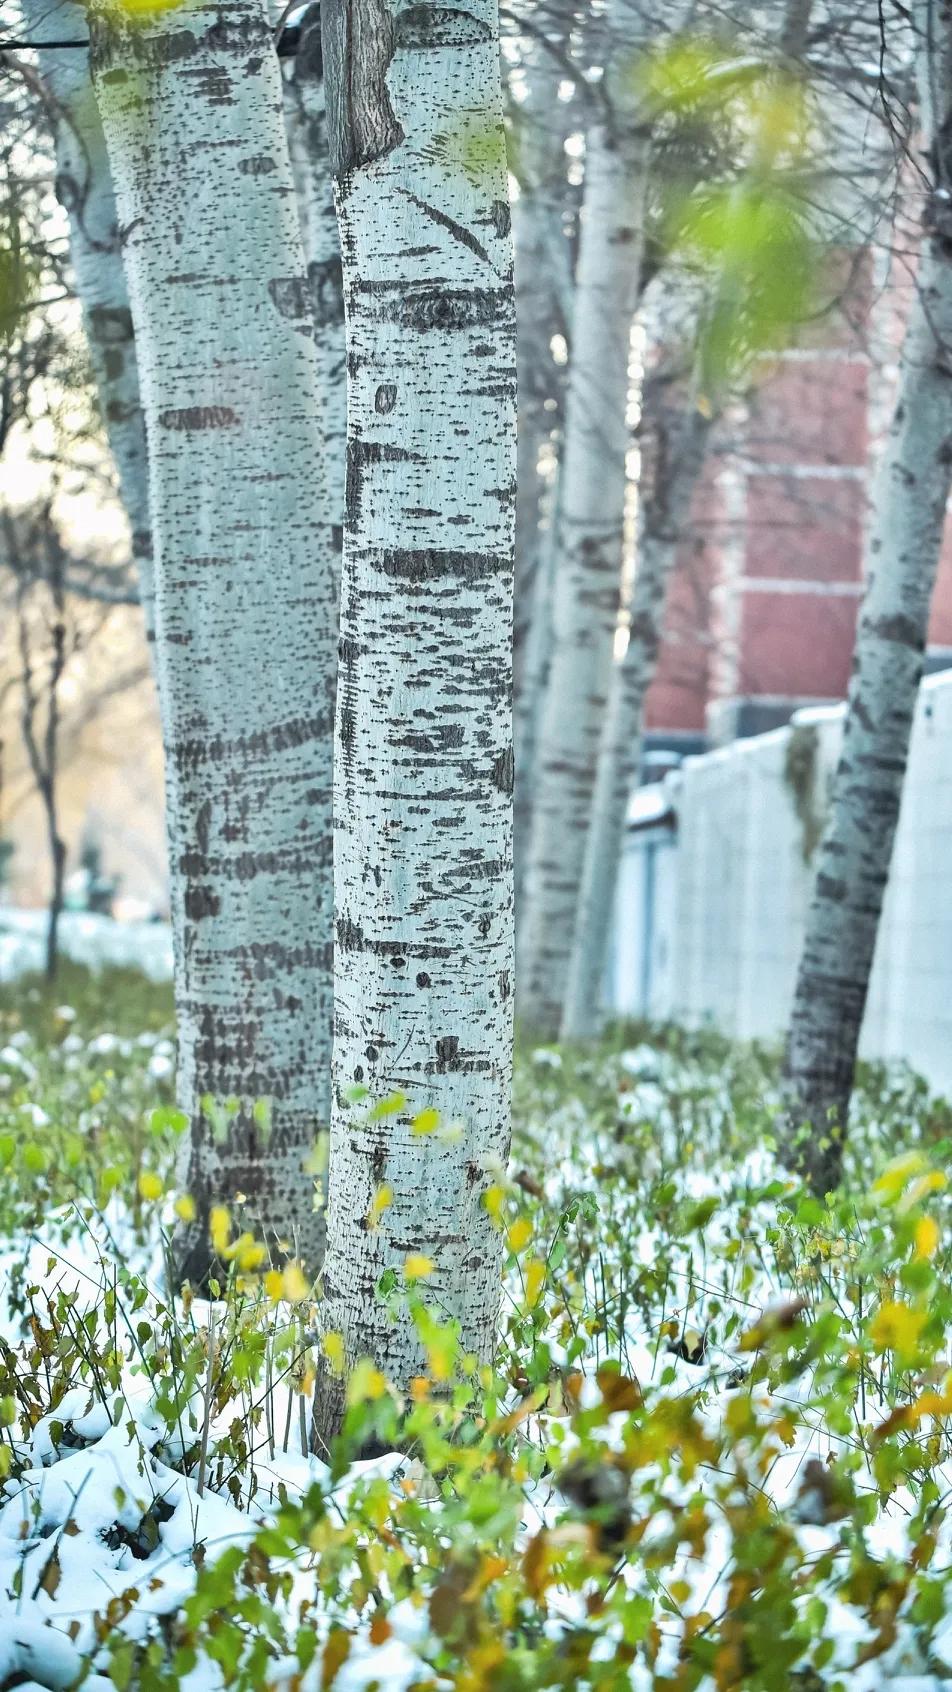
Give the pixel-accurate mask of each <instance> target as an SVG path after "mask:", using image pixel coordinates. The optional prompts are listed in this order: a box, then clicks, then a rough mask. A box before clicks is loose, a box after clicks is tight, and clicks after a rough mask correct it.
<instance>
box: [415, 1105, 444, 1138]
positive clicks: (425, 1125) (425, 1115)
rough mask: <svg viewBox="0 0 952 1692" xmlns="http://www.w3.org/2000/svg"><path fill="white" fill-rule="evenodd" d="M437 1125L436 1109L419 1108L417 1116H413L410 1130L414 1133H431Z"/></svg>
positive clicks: (437, 1113) (438, 1120) (438, 1124)
mask: <svg viewBox="0 0 952 1692" xmlns="http://www.w3.org/2000/svg"><path fill="white" fill-rule="evenodd" d="M439 1126H440V1113H439V1111H438V1110H433V1109H430V1110H421V1111H420V1114H419V1116H415V1117H414V1118H413V1121H412V1122H411V1124H410V1130H411V1132H412V1133H414V1134H432V1133H434V1132H435V1130H436V1129H437V1128H438V1127H439Z"/></svg>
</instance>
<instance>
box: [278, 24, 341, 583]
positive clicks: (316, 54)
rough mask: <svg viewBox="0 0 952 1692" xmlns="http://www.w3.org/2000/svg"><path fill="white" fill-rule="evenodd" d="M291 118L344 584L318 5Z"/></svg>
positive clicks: (331, 507)
mask: <svg viewBox="0 0 952 1692" xmlns="http://www.w3.org/2000/svg"><path fill="white" fill-rule="evenodd" d="M282 10H283V8H282ZM284 115H285V122H286V126H287V132H288V144H289V148H290V153H291V169H292V171H293V173H294V185H295V189H296V192H297V202H298V212H299V214H300V218H301V235H302V237H303V241H304V258H305V261H306V264H307V279H308V284H309V288H310V296H311V310H312V315H313V321H314V344H315V348H316V352H317V373H318V381H319V384H320V390H321V415H322V424H323V434H324V463H325V475H324V479H323V485H324V491H325V497H326V500H327V510H326V521H327V530H328V534H329V536H330V539H331V545H332V547H333V563H334V572H335V577H336V579H337V581H338V583H339V580H340V555H341V547H342V545H343V534H344V529H343V523H344V478H345V466H346V455H347V353H346V348H345V344H344V284H343V278H342V275H341V258H340V237H339V235H338V233H337V209H336V207H335V205H334V179H333V176H332V173H331V160H330V152H329V150H328V144H327V102H326V98H325V91H324V61H323V54H322V50H321V12H320V6H319V5H312V6H311V7H310V8H309V10H308V11H307V12H306V13H305V16H304V18H303V20H302V22H301V25H300V34H299V37H298V46H297V51H296V52H295V53H294V54H293V55H292V56H291V57H290V58H288V59H286V60H285V61H284Z"/></svg>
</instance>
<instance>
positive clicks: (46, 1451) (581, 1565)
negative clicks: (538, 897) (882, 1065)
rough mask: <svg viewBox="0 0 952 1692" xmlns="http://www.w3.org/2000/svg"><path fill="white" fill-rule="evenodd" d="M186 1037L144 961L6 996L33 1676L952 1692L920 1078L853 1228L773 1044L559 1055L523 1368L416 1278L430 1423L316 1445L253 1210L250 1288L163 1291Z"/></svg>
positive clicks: (907, 1092)
mask: <svg viewBox="0 0 952 1692" xmlns="http://www.w3.org/2000/svg"><path fill="white" fill-rule="evenodd" d="M64 990H65V987H64V989H61V992H62V991H64ZM167 1016H168V1004H167V999H166V998H165V996H164V995H163V993H162V992H161V991H160V990H159V989H156V988H151V989H149V988H145V987H143V986H142V985H141V984H140V987H139V989H138V990H136V989H135V988H134V986H133V984H132V982H131V979H130V978H129V977H128V976H124V977H121V978H120V977H113V976H111V975H110V972H109V971H106V972H105V973H103V974H100V975H99V976H98V977H90V978H89V979H88V980H87V979H85V978H83V977H82V975H81V973H80V972H75V973H74V976H73V978H72V979H71V980H70V982H69V995H68V999H63V998H61V999H60V1000H59V1001H58V1002H57V1001H49V1000H48V999H46V998H45V997H44V995H43V994H42V993H41V992H40V991H39V989H38V988H36V987H33V986H31V987H27V988H25V989H22V990H21V991H20V993H19V995H18V1004H17V1006H16V1007H15V1006H14V1004H13V1002H12V999H11V996H10V994H9V992H8V993H7V994H6V996H5V997H4V996H3V995H0V1017H2V1029H0V1045H2V1050H0V1165H2V1166H3V1175H4V1186H3V1192H2V1198H0V1230H2V1234H3V1248H2V1249H3V1257H2V1283H3V1284H2V1293H3V1311H2V1317H0V1335H2V1336H3V1337H2V1339H0V1474H2V1476H3V1481H2V1487H3V1491H2V1501H0V1686H2V1687H14V1686H17V1687H31V1688H36V1687H41V1688H42V1687H50V1688H52V1687H59V1688H66V1687H72V1686H79V1685H83V1686H89V1687H93V1688H103V1689H105V1688H107V1687H114V1688H118V1689H121V1688H124V1687H130V1688H133V1687H134V1688H142V1689H143V1692H171V1689H172V1688H179V1687H183V1688H186V1689H187V1692H198V1689H205V1688H209V1689H214V1688H219V1687H236V1688H240V1689H247V1692H251V1689H252V1688H262V1687H268V1688H275V1689H281V1692H298V1689H301V1692H318V1689H320V1688H324V1687H334V1688H337V1689H339V1692H361V1689H365V1688H367V1689H369V1688H372V1687H380V1688H385V1689H387V1692H411V1689H418V1692H422V1689H423V1688H442V1687H449V1688H457V1689H459V1692H480V1689H488V1688H490V1687H491V1688H492V1692H534V1689H536V1688H540V1689H542V1688H549V1687H552V1688H556V1687H560V1688H569V1687H573V1688H574V1687H581V1688H587V1687H591V1688H597V1689H600V1692H602V1689H603V1692H620V1689H623V1688H624V1689H626V1692H627V1689H629V1688H635V1689H637V1692H648V1689H652V1692H653V1689H655V1688H657V1689H661V1688H672V1689H673V1688H678V1689H680V1688H703V1689H704V1692H716V1689H718V1688H723V1689H728V1692H731V1689H737V1692H740V1689H751V1692H782V1689H783V1688H787V1687H789V1688H792V1689H799V1692H816V1689H819V1688H825V1687H831V1688H832V1687H840V1688H842V1689H843V1692H871V1689H873V1688H878V1687H886V1686H889V1687H894V1688H896V1689H897V1692H928V1689H934V1692H937V1689H938V1688H940V1687H942V1686H943V1685H944V1684H945V1683H946V1682H947V1681H949V1680H952V1602H950V1599H949V1569H950V1556H952V1529H950V1524H949V1522H948V1520H947V1517H946V1509H947V1503H948V1500H949V1498H950V1497H952V1453H950V1449H949V1429H950V1423H952V1373H950V1357H949V1338H950V1334H952V1292H950V1287H949V1263H950V1241H952V1234H950V1221H952V1218H950V1201H949V1196H948V1191H947V1188H946V1180H945V1173H944V1170H945V1167H946V1165H947V1162H948V1153H949V1150H950V1141H949V1138H948V1129H949V1114H948V1111H947V1110H946V1108H945V1107H944V1106H943V1105H941V1104H939V1103H937V1102H936V1101H933V1100H931V1099H930V1098H929V1097H928V1095H927V1093H926V1092H925V1090H924V1088H922V1086H921V1085H920V1084H918V1083H917V1082H916V1081H915V1080H914V1078H912V1077H910V1076H907V1075H903V1074H897V1075H893V1076H887V1075H885V1074H881V1073H875V1074H872V1073H871V1074H869V1075H867V1076H866V1077H865V1078H864V1088H863V1092H862V1095H861V1097H860V1099H859V1101H858V1107H857V1110H856V1121H855V1136H854V1147H853V1153H852V1160H851V1166H850V1182H851V1186H850V1192H849V1194H848V1195H846V1196H842V1197H841V1198H839V1199H838V1200H836V1201H835V1202H834V1203H832V1204H829V1205H823V1204H819V1203H818V1202H817V1201H816V1200H814V1199H811V1198H807V1197H804V1195H802V1194H801V1193H799V1192H797V1191H796V1190H795V1189H794V1188H793V1186H792V1184H791V1183H790V1182H789V1180H788V1179H787V1177H786V1175H785V1173H784V1171H783V1170H782V1169H780V1168H779V1167H778V1165H777V1162H776V1158H775V1154H774V1149H773V1144H772V1123H773V1115H772V1113H773V1108H774V1068H773V1063H772V1060H771V1058H770V1056H769V1054H767V1055H764V1054H759V1053H757V1052H752V1051H738V1050H736V1049H732V1048H731V1047H729V1046H727V1045H726V1044H724V1043H722V1042H718V1041H715V1040H711V1039H694V1038H692V1039H688V1038H686V1037H684V1036H675V1035H672V1034H667V1035H663V1034H660V1035H656V1036H653V1037H651V1038H646V1037H643V1036H639V1035H637V1034H636V1033H634V1032H629V1033H627V1034H626V1035H625V1036H624V1037H621V1036H620V1037H619V1038H618V1039H616V1040H614V1041H613V1042H610V1043H606V1044H605V1045H604V1046H603V1047H602V1048H600V1049H599V1050H598V1051H597V1052H596V1053H595V1054H592V1055H589V1056H583V1055H582V1056H580V1055H578V1054H573V1053H571V1052H567V1051H559V1050H545V1051H527V1052H525V1053H523V1054H522V1055H521V1057H520V1061H519V1064H518V1067H517V1085H516V1120H517V1134H516V1144H515V1149H514V1155H513V1161H512V1165H511V1170H510V1174H509V1177H508V1178H507V1179H506V1180H505V1181H497V1182H495V1183H494V1184H492V1185H491V1186H490V1187H489V1188H488V1190H487V1193H486V1200H485V1202H486V1203H487V1205H488V1207H489V1208H490V1210H491V1212H492V1214H493V1215H494V1217H495V1219H496V1221H497V1224H498V1226H499V1227H500V1229H501V1230H502V1231H503V1233H504V1238H505V1246H506V1268H505V1285H504V1298H503V1320H502V1325H501V1335H500V1346H499V1353H498V1357H497V1360H496V1365H495V1367H494V1368H493V1369H491V1370H490V1369H486V1370H482V1371H476V1372H475V1373H474V1372H473V1370H472V1368H471V1366H470V1365H468V1364H467V1361H466V1359H464V1358H461V1357H460V1356H459V1354H458V1346H457V1344H456V1339H455V1335H454V1333H453V1330H452V1327H451V1326H450V1325H449V1324H447V1323H446V1322H445V1321H444V1320H443V1317H442V1315H441V1313H440V1311H439V1310H438V1309H435V1308H433V1307H431V1304H430V1302H429V1301H428V1299H427V1285H426V1274H425V1264H418V1265H417V1266H416V1270H417V1273H416V1277H415V1278H408V1279H407V1280H406V1281H405V1282H404V1283H402V1284H395V1285H393V1286H388V1287H385V1288H381V1297H384V1298H387V1299H390V1300H402V1299H407V1300H409V1301H410V1303H411V1306H412V1308H413V1310H414V1313H415V1320H416V1322H417V1325H418V1329H419V1333H420V1339H421V1350H422V1355H423V1356H424V1357H425V1359H426V1364H425V1368H424V1370H423V1372H422V1373H421V1377H420V1379H419V1380H418V1381H417V1383H416V1384H415V1387H414V1391H413V1394H412V1396H411V1398H410V1401H409V1402H407V1403H404V1402H401V1401H400V1400H399V1398H398V1397H397V1395H396V1394H395V1393H394V1392H393V1391H392V1390H391V1389H390V1388H389V1386H388V1384H387V1382H386V1381H385V1379H384V1378H383V1377H382V1376H380V1375H378V1373H377V1372H376V1370H374V1369H373V1368H371V1367H369V1366H362V1367H359V1368H358V1369H357V1370H356V1371H355V1373H354V1375H353V1377H352V1378H351V1384H350V1390H349V1403H350V1410H349V1415H348V1423H347V1427H346V1429H345V1433H344V1435H343V1437H342V1439H341V1440H340V1441H339V1443H338V1445H337V1446H336V1447H335V1449H334V1450H332V1451H330V1452H323V1453H322V1454H321V1456H320V1457H316V1456H313V1455H310V1454H309V1453H308V1451H307V1444H308V1401H309V1396H310V1392H311V1389H312V1383H313V1377H314V1365H315V1359H316V1356H317V1350H318V1347H322V1348H323V1350H324V1351H325V1354H326V1355H327V1357H328V1359H329V1361H330V1362H331V1364H333V1363H334V1361H335V1358H336V1347H335V1337H334V1336H333V1335H331V1336H325V1337H323V1338H321V1337H320V1336H319V1316H320V1302H319V1288H317V1289H312V1288H310V1287H308V1286H306V1285H301V1284H299V1280H298V1277H297V1276H296V1275H295V1274H294V1273H293V1272H290V1273H289V1274H287V1275H284V1276H283V1277H282V1276H281V1275H275V1274H272V1275H270V1276H267V1275H266V1268H267V1266H266V1265H263V1264H259V1263H258V1262H257V1261H256V1252H255V1250H254V1246H253V1242H251V1241H250V1240H249V1239H248V1238H247V1237H246V1236H244V1235H243V1232H242V1222H241V1217H240V1215H235V1216H231V1217H228V1216H225V1215H224V1214H222V1215H220V1216H218V1217H217V1218H216V1221H215V1226H216V1228H217V1229H218V1230H219V1234H220V1243H223V1242H226V1241H227V1242H229V1243H227V1244H225V1245H224V1250H225V1255H226V1256H227V1257H229V1258H230V1265H231V1266H230V1270H229V1276H228V1282H227V1285H226V1286H224V1287H223V1288H222V1289H221V1290H222V1296H221V1298H220V1299H218V1300H216V1302H215V1303H214V1304H207V1303H202V1302H201V1301H199V1300H198V1299H193V1298H190V1297H188V1296H186V1297H184V1298H181V1297H180V1298H175V1299H173V1298H172V1297H171V1296H170V1295H169V1294H168V1292H167V1290H166V1288H165V1286H164V1284H163V1261H164V1257H163V1236H164V1233H165V1231H166V1230H167V1228H168V1226H169V1224H170V1223H171V1221H172V1220H173V1217H174V1208H175V1205H176V1203H178V1204H179V1205H181V1204H183V1203H184V1204H185V1205H186V1206H187V1202H188V1201H187V1195H181V1194H177V1193H176V1192H175V1188H174V1177H173V1173H172V1171H173V1167H174V1154H175V1146H176V1143H177V1140H178V1136H179V1134H180V1132H181V1122H180V1120H179V1119H178V1118H177V1116H176V1113H175V1112H174V1110H173V1109H172V1108H171V1102H170V1073H169V1071H170V1058H171V1047H170V1044H169V1037H168V1028H167V1026H165V1019H166V1018H167ZM437 1131H438V1132H439V1130H437ZM30 1148H32V1150H31V1149H30ZM380 1225H381V1226H385V1225H386V1219H385V1217H384V1218H383V1219H382V1220H381V1223H380ZM370 1451H373V1452H375V1453H377V1454H376V1455H373V1456H368V1455H367V1453H368V1452H370Z"/></svg>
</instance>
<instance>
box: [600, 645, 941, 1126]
mask: <svg viewBox="0 0 952 1692" xmlns="http://www.w3.org/2000/svg"><path fill="white" fill-rule="evenodd" d="M841 721H842V707H837V708H831V709H828V710H827V709H824V710H816V711H805V712H801V713H800V714H799V715H798V717H797V719H796V725H795V727H794V728H784V729H778V730H775V731H774V732H772V733H770V734H765V735H760V736H758V737H757V738H756V739H752V740H746V741H738V742H735V743H734V744H732V745H730V746H727V747H724V748H723V749H721V750H719V751H716V752H712V753H708V754H706V755H705V756H704V757H700V758H691V759H688V760H687V761H686V762H685V764H684V765H683V766H682V768H681V770H680V771H679V772H678V773H677V774H676V775H675V776H671V777H669V778H668V782H667V791H668V794H669V797H670V798H671V800H672V802H673V805H674V808H675V811H676V814H677V834H676V840H674V841H670V842H669V844H668V849H667V851H666V852H665V853H664V856H663V863H664V874H663V878H662V879H663V881H664V893H663V896H662V897H655V900H654V907H653V908H654V924H653V929H652V932H651V933H648V934H646V932H645V900H644V896H643V895H644V873H645V865H644V863H643V861H642V860H643V859H644V857H645V855H646V853H647V852H648V851H649V850H654V851H655V852H656V853H657V850H658V848H657V845H655V846H654V847H652V845H651V841H650V835H651V831H639V832H635V833H632V834H631V835H630V836H629V839H628V845H627V851H626V857H625V864H624V867H623V874H622V880H621V886H620V890H619V908H618V938H617V942H616V948H615V968H614V972H613V975H612V978H611V984H610V989H611V996H612V1001H613V1003H614V1005H615V1006H616V1008H617V1009H619V1010H624V1011H626V1012H629V1013H631V1012H636V1013H637V1012H644V1011H645V1010H647V1011H648V1013H649V1014H651V1015H653V1016H661V1017H664V1016H671V1017H673V1018H675V1019H676V1020H678V1021H682V1022H684V1023H686V1024H688V1025H691V1026H699V1025H702V1024H704V1023H710V1024H713V1025H714V1026H716V1027H718V1028H720V1029H722V1030H723V1031H724V1032H725V1033H728V1034H733V1035H735V1036H737V1037H738V1038H741V1039H750V1038H755V1037H759V1038H766V1039H775V1038H779V1037H780V1036H781V1035H782V1034H783V1032H784V1029H785V1026H786V1022H787V1016H788V1013H789V1008H790V1000H791V996H792V992H793V986H794V980H795V975H796V968H797V961H798V957H799V951H800V944H801V939H802V934H803V923H804V917H805V911H806V905H807V900H808V898H809V892H810V885H811V879H812V874H813V864H812V862H811V861H809V860H808V858H807V856H806V855H805V846H806V845H807V844H808V838H807V835H808V832H809V831H808V830H807V831H806V833H805V828H804V809H805V810H806V815H807V820H809V794H807V795H804V794H803V784H802V782H801V783H800V791H801V800H803V799H804V798H805V799H806V801H807V803H806V805H805V806H804V804H803V803H802V802H801V810H800V814H798V809H797V804H796V801H795V793H794V784H793V783H792V781H791V779H790V775H789V771H788V755H789V752H790V746H791V737H792V736H793V735H799V736H800V737H801V738H800V742H799V745H800V750H801V751H802V749H803V746H804V739H803V737H804V736H805V735H806V736H807V737H809V740H810V741H811V742H814V743H815V753H816V760H815V782H814V787H813V798H814V802H815V804H816V805H817V806H818V807H819V808H820V814H822V806H823V804H824V803H825V798H826V791H827V786H828V781H829V777H830V774H831V772H832V769H833V768H834V766H835V761H836V756H837V751H838V744H839V739H840V734H841ZM646 945H647V946H648V947H649V950H650V956H651V958H652V959H653V960H658V959H659V958H661V959H663V960H664V965H663V967H662V968H661V969H660V971H659V970H658V968H657V963H656V962H655V963H654V964H653V966H652V967H653V970H654V974H653V976H652V979H653V981H654V983H655V985H654V990H653V992H652V994H651V997H650V999H649V1003H648V1004H647V1005H645V1003H644V995H643V994H640V995H639V992H638V989H637V987H636V986H635V983H636V982H637V980H639V979H641V977H642V976H643V974H644V948H645V946H646ZM862 1049H863V1052H864V1055H866V1056H868V1057H883V1058H905V1059H906V1060H908V1062H909V1063H911V1064H912V1065H913V1067H914V1068H916V1069H918V1070H920V1071H921V1072H922V1073H923V1074H924V1075H925V1076H926V1077H927V1079H928V1080H929V1081H930V1082H931V1083H932V1084H933V1085H934V1086H935V1087H936V1088H938V1089H939V1090H943V1091H948V1092H949V1093H950V1094H952V676H950V675H949V674H948V673H945V674H940V675H937V676H933V677H930V678H929V679H927V680H926V681H925V682H924V683H923V685H922V688H921V690H920V697H919V702H918V708H917V712H916V721H915V728H914V732H913V742H912V750H911V756H910V763H909V770H908V774H907V778H906V788H905V793H904V797H903V806H902V813H901V816H900V822H899V831H898V834H897V838H896V849H895V854H894V859H893V866H892V873H891V876H890V882H889V888H888V892H887V897H886V903H885V907H884V911H883V917H882V921H881V924H880V934H879V940H878V944H877V950H876V960H875V964H874V969H873V979H872V983H871V989H870V999H869V1005H868V1009H867V1015H866V1022H865V1024H864V1031H863V1046H862Z"/></svg>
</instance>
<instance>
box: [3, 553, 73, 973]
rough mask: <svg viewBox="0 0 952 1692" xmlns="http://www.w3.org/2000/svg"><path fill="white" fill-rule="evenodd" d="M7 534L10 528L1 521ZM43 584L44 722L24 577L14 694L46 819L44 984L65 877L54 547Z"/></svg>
mask: <svg viewBox="0 0 952 1692" xmlns="http://www.w3.org/2000/svg"><path fill="white" fill-rule="evenodd" d="M6 526H7V533H8V535H9V533H10V529H11V525H10V524H9V523H7V525H6ZM48 562H49V565H50V574H49V577H48V585H49V590H50V597H51V599H52V612H53V616H52V622H51V624H50V652H49V667H48V670H47V675H46V686H45V693H46V699H45V711H46V720H45V723H43V725H42V727H41V719H40V701H39V699H38V697H37V690H36V675H35V668H34V660H33V651H32V646H31V641H30V631H29V620H28V613H27V608H26V603H25V595H26V583H25V578H24V579H23V580H21V581H20V583H19V584H18V588H17V597H16V614H17V634H18V645H19V652H20V691H21V698H22V708H21V719H20V720H21V725H22V728H23V742H24V745H25V747H26V754H27V759H28V762H29V765H30V770H31V772H32V775H33V780H34V783H35V785H36V791H37V794H38V795H39V799H40V802H41V804H42V806H43V815H44V818H45V820H46V839H47V845H48V847H49V854H50V894H49V899H48V901H47V907H46V913H47V914H46V945H45V951H44V966H43V969H44V974H45V976H46V979H47V981H50V982H52V981H55V979H56V974H57V970H58V968H59V923H60V917H61V916H62V913H63V894H64V887H65V878H66V843H65V841H64V840H63V837H62V835H61V834H60V817H59V792H58V780H59V752H60V744H59V731H60V683H61V682H62V680H63V672H64V670H65V668H66V621H65V605H64V601H63V574H62V561H61V559H60V558H59V557H58V554H57V552H56V550H55V549H51V551H50V554H49V560H48Z"/></svg>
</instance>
